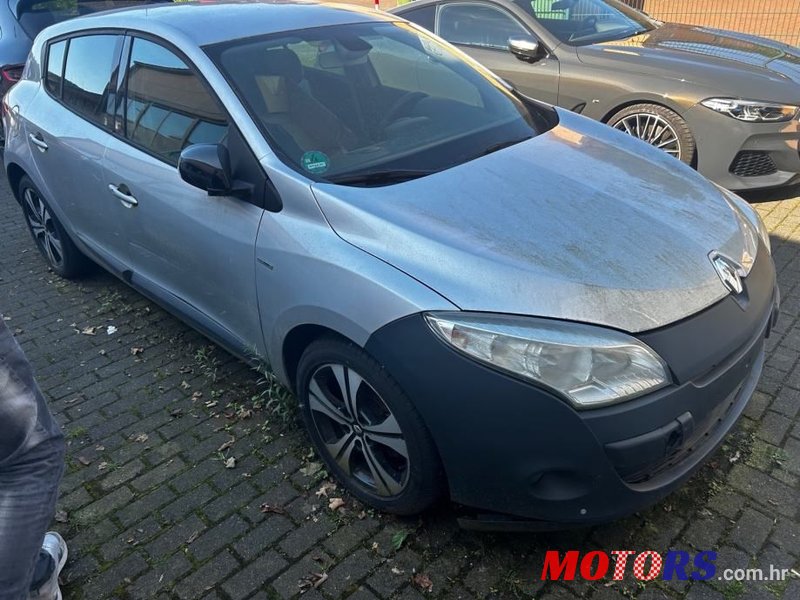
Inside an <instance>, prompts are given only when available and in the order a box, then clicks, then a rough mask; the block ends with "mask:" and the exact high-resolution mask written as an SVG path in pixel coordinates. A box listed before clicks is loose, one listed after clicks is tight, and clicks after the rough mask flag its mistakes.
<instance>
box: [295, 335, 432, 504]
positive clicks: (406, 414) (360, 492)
mask: <svg viewBox="0 0 800 600" xmlns="http://www.w3.org/2000/svg"><path fill="white" fill-rule="evenodd" d="M297 388H298V397H299V401H300V408H301V412H302V416H303V420H304V422H305V425H306V428H307V429H308V432H309V435H310V437H311V441H312V442H313V444H314V446H315V447H316V450H317V453H318V454H319V455H320V456H321V458H322V459H323V461H324V462H325V464H326V465H327V467H328V470H329V472H331V473H332V474H333V475H334V476H335V477H336V478H337V479H338V480H339V481H340V482H341V483H342V484H343V485H344V487H346V488H347V489H348V490H349V491H350V492H351V493H352V494H353V495H354V496H355V497H356V498H358V499H359V500H361V501H362V502H364V503H365V504H368V505H370V506H372V507H374V508H377V509H379V510H383V511H386V512H391V513H395V514H401V515H410V514H417V513H420V512H422V511H423V510H425V509H426V508H428V507H430V506H431V505H432V504H433V503H434V502H436V500H437V499H438V498H439V497H440V496H441V495H442V493H443V491H444V475H443V472H442V468H441V463H440V460H439V456H438V453H437V451H436V448H435V446H434V443H433V440H432V439H431V437H430V433H429V432H428V430H427V428H426V427H425V424H424V423H423V422H422V419H421V417H420V416H419V414H418V413H417V411H416V409H415V408H414V406H413V405H412V403H411V401H410V400H409V399H408V398H407V397H406V396H405V394H404V393H403V391H402V390H401V389H400V387H399V386H398V385H397V383H396V382H395V381H394V380H393V379H392V378H391V377H390V376H389V374H388V373H387V372H386V371H385V370H384V369H383V368H382V367H381V366H380V365H379V364H378V363H377V362H376V361H375V360H374V359H373V358H372V357H371V356H369V355H368V354H367V353H366V352H364V351H363V350H362V349H361V348H359V347H357V346H355V345H354V344H352V343H350V342H347V341H345V340H340V339H338V338H323V339H320V340H317V341H316V342H313V343H312V344H311V345H310V346H309V347H308V348H307V349H306V351H305V353H304V354H303V356H302V358H301V359H300V364H299V366H298V385H297Z"/></svg>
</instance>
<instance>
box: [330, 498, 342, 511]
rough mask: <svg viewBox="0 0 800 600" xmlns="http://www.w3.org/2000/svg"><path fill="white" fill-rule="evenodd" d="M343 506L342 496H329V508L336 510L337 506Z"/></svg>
mask: <svg viewBox="0 0 800 600" xmlns="http://www.w3.org/2000/svg"><path fill="white" fill-rule="evenodd" d="M343 506H344V499H342V498H331V501H330V502H328V508H329V509H331V510H336V509H338V508H342V507H343Z"/></svg>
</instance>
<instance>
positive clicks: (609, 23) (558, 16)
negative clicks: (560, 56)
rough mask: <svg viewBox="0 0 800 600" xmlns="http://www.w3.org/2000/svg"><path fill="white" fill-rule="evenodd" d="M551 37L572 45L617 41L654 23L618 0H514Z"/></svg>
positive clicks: (654, 25)
mask: <svg viewBox="0 0 800 600" xmlns="http://www.w3.org/2000/svg"><path fill="white" fill-rule="evenodd" d="M515 2H516V3H517V4H518V5H519V6H521V7H523V8H524V9H525V10H527V11H528V12H530V14H531V15H532V16H533V17H534V18H535V19H536V20H537V21H538V22H539V23H541V25H542V27H544V28H545V29H547V31H549V32H550V33H551V34H552V35H553V36H555V37H556V38H558V39H559V40H560V41H562V42H565V43H567V44H570V45H573V46H585V45H587V44H595V43H598V42H607V41H610V40H619V39H624V38H627V37H631V36H633V35H637V34H640V33H645V32H647V31H652V30H653V29H655V28H656V26H657V24H656V22H655V21H653V20H652V19H650V18H648V17H647V15H645V14H644V13H641V12H639V11H638V10H636V9H634V8H631V7H630V6H627V5H626V4H623V3H622V2H618V1H617V0H556V1H554V0H515Z"/></svg>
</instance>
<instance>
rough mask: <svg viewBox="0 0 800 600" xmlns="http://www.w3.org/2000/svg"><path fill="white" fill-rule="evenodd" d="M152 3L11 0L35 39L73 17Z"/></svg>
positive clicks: (23, 23) (24, 26) (25, 26)
mask: <svg viewBox="0 0 800 600" xmlns="http://www.w3.org/2000/svg"><path fill="white" fill-rule="evenodd" d="M161 1H162V2H163V1H166V0H161ZM152 3H153V1H150V2H146V1H145V2H142V1H139V2H134V1H133V0H86V1H84V0H16V1H15V0H11V9H12V11H13V12H14V14H16V15H17V19H19V24H20V26H21V27H22V29H23V30H24V31H25V33H27V34H28V35H29V36H30V38H31V39H33V38H35V37H36V36H37V35H38V34H39V32H40V31H41V30H42V29H44V28H45V27H47V26H49V25H53V24H55V23H59V22H61V21H66V20H67V19H71V18H73V17H78V16H80V15H88V14H91V13H95V12H100V11H101V10H111V9H113V8H125V7H128V6H138V5H141V4H152Z"/></svg>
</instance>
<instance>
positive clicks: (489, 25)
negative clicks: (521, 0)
mask: <svg viewBox="0 0 800 600" xmlns="http://www.w3.org/2000/svg"><path fill="white" fill-rule="evenodd" d="M436 33H438V34H439V36H440V37H443V38H444V39H446V40H447V41H448V42H450V43H451V44H455V45H456V46H458V47H459V48H460V49H461V50H463V51H464V52H466V53H467V54H469V55H470V56H472V58H474V59H475V60H477V61H478V62H479V63H481V64H483V65H484V66H485V67H487V68H488V69H489V70H491V71H493V72H494V73H495V74H497V75H498V76H500V77H502V78H503V79H505V80H506V81H508V82H509V83H510V84H511V85H513V86H514V87H515V88H516V89H518V90H519V91H520V92H521V93H523V94H525V95H526V96H530V97H531V98H536V99H537V100H541V101H543V102H548V103H550V104H558V78H559V63H558V59H556V57H555V56H553V55H552V54H551V55H546V56H545V55H543V57H542V58H541V59H539V60H537V61H535V62H526V61H522V60H520V59H518V58H517V57H516V56H514V55H513V54H511V52H510V51H509V49H508V38H509V37H511V36H531V35H533V34H532V33H531V32H530V31H529V30H528V28H527V27H526V26H525V25H523V24H522V23H521V22H520V21H519V20H517V19H516V17H514V16H513V15H512V14H511V13H509V12H507V11H506V10H504V9H503V8H501V7H499V6H496V5H494V4H490V3H487V2H450V3H446V4H442V5H441V6H440V7H439V10H438V14H437V17H436Z"/></svg>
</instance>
